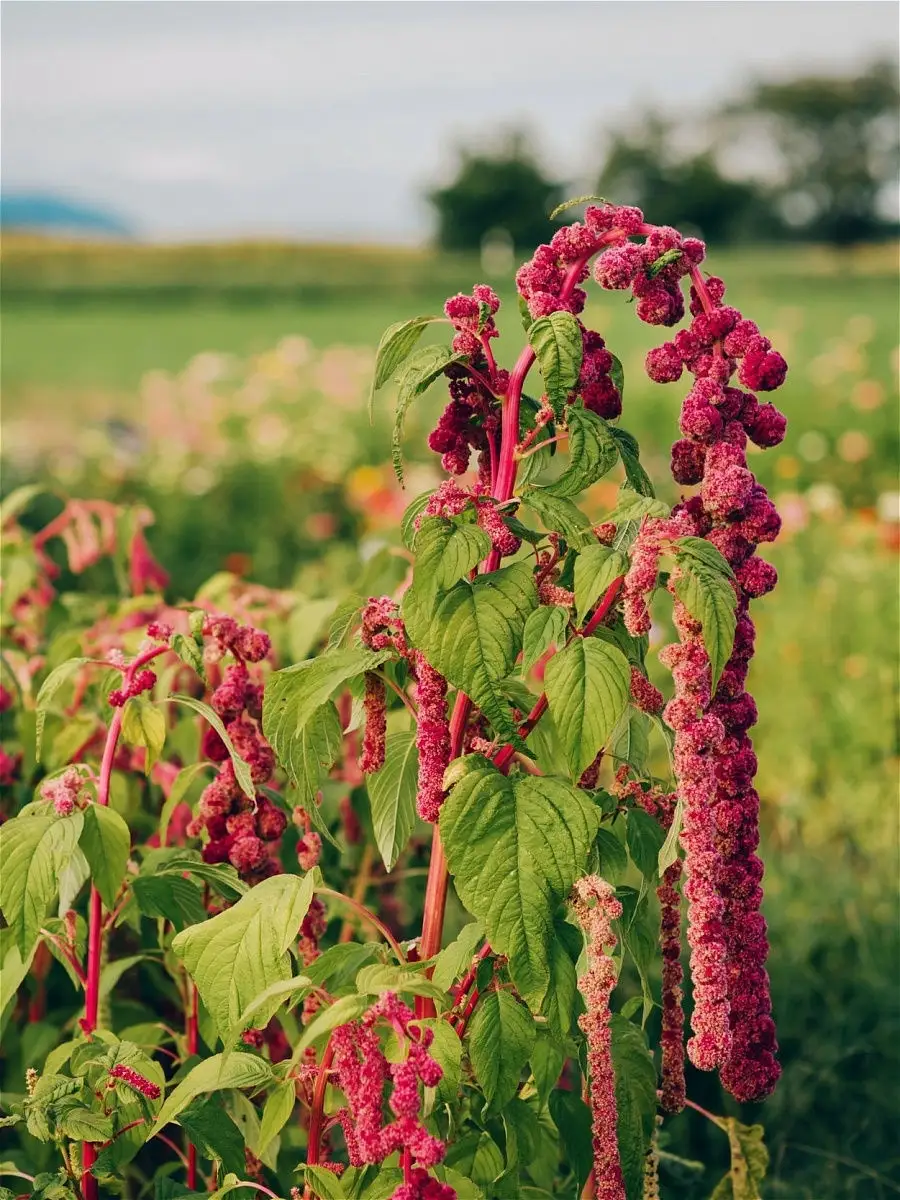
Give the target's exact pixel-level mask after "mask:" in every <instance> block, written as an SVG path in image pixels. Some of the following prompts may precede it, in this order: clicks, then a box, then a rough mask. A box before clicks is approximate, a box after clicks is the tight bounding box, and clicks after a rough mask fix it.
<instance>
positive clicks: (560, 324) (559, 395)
mask: <svg viewBox="0 0 900 1200" xmlns="http://www.w3.org/2000/svg"><path fill="white" fill-rule="evenodd" d="M528 341H529V342H530V343H531V346H532V347H533V349H534V353H535V357H536V358H537V361H538V366H539V367H540V369H541V375H542V377H543V380H544V390H545V391H546V393H547V399H548V400H549V401H550V404H551V405H552V406H553V409H554V411H555V412H556V415H557V417H559V416H560V414H561V413H562V410H563V406H564V404H565V403H566V401H567V400H568V399H569V395H570V394H571V392H572V390H573V389H574V387H575V385H576V384H577V383H578V375H579V373H580V371H581V356H582V342H581V329H580V328H579V325H578V322H577V321H576V320H575V318H574V317H573V316H572V314H571V313H568V312H555V313H550V315H549V316H547V317H541V318H540V320H537V321H535V322H534V323H533V324H532V325H531V326H529V329H528Z"/></svg>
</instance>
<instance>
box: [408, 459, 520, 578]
mask: <svg viewBox="0 0 900 1200" xmlns="http://www.w3.org/2000/svg"><path fill="white" fill-rule="evenodd" d="M468 510H471V511H473V512H474V513H475V521H476V523H477V524H478V527H479V528H480V529H482V530H484V532H485V533H486V534H487V535H488V537H489V538H490V541H491V547H492V548H493V549H494V550H496V552H497V553H498V554H499V555H500V557H501V558H506V557H507V556H508V555H511V554H516V553H517V552H518V550H519V548H520V547H521V545H522V542H521V539H519V538H517V537H516V535H515V534H514V533H513V532H512V531H511V530H510V529H509V528H508V526H507V525H506V523H505V522H504V520H503V516H502V514H501V512H500V510H499V509H498V508H497V506H496V505H495V503H494V501H493V499H492V498H491V497H490V496H489V495H487V494H486V488H485V486H484V484H480V483H479V484H476V486H475V488H474V489H473V490H472V491H467V490H466V489H465V488H461V487H460V486H459V485H458V484H457V483H454V481H453V480H452V479H445V480H444V482H443V483H442V484H440V485H439V487H438V488H437V489H436V490H435V492H434V494H433V495H432V496H431V497H430V498H429V500H428V503H427V504H426V505H425V507H424V508H423V509H422V511H421V513H419V515H418V516H417V517H416V519H415V522H414V524H415V527H416V529H419V528H420V527H421V524H422V521H423V519H424V518H426V517H446V518H451V517H456V516H459V515H460V514H461V513H464V512H466V511H468Z"/></svg>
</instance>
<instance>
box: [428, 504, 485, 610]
mask: <svg viewBox="0 0 900 1200" xmlns="http://www.w3.org/2000/svg"><path fill="white" fill-rule="evenodd" d="M490 549H491V539H490V538H489V537H488V535H487V534H486V533H485V532H484V530H483V529H481V528H480V527H479V526H478V525H471V524H463V523H457V522H454V521H448V520H447V518H446V517H426V518H425V519H424V520H423V521H422V524H421V525H420V526H419V533H418V536H417V537H416V566H415V572H414V575H413V580H414V582H415V586H416V588H417V589H418V591H419V592H420V594H421V595H422V598H423V600H426V598H427V599H428V600H430V599H432V598H433V597H434V596H435V595H436V594H437V593H438V592H445V591H447V589H448V588H451V587H453V585H454V583H456V581H457V580H458V579H463V578H464V577H465V576H466V575H468V573H469V572H470V571H471V570H472V569H473V567H477V566H478V564H479V563H480V562H481V560H482V559H483V558H485V557H486V555H487V554H489V553H490Z"/></svg>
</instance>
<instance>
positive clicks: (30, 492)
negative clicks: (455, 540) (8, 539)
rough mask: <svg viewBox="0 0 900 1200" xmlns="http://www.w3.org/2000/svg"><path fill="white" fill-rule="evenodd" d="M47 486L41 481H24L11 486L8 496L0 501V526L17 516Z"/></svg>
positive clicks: (44, 490) (45, 489)
mask: <svg viewBox="0 0 900 1200" xmlns="http://www.w3.org/2000/svg"><path fill="white" fill-rule="evenodd" d="M46 491H47V488H46V487H45V486H44V485H43V484H42V483H26V484H23V485H22V487H17V488H13V490H12V491H11V492H10V493H9V495H8V496H4V497H3V501H2V503H0V528H2V527H3V526H5V525H6V523H7V522H8V521H11V520H12V519H13V517H17V516H18V515H19V513H21V512H24V511H25V509H26V508H27V507H28V505H29V504H30V503H31V502H32V500H34V498H35V497H36V496H40V495H41V494H42V493H43V492H46Z"/></svg>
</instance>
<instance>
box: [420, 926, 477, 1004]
mask: <svg viewBox="0 0 900 1200" xmlns="http://www.w3.org/2000/svg"><path fill="white" fill-rule="evenodd" d="M483 940H484V927H483V926H482V924H481V922H480V921H470V922H469V924H468V925H463V927H462V929H461V930H460V931H459V933H458V934H457V935H456V937H455V938H454V940H453V941H452V942H451V943H450V944H449V946H445V947H444V949H443V950H442V951H441V952H440V954H439V955H438V956H437V961H436V962H435V964H434V970H433V971H432V972H431V978H432V979H433V980H434V982H435V983H436V984H437V985H438V987H440V988H442V989H443V990H444V991H445V992H449V991H450V988H451V987H452V986H453V984H454V983H455V981H456V980H457V979H458V978H459V977H460V976H461V975H462V974H463V972H464V971H467V970H468V968H469V966H470V964H471V962H472V959H473V958H474V957H475V951H476V950H477V949H478V946H479V943H480V942H482V941H483Z"/></svg>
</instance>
